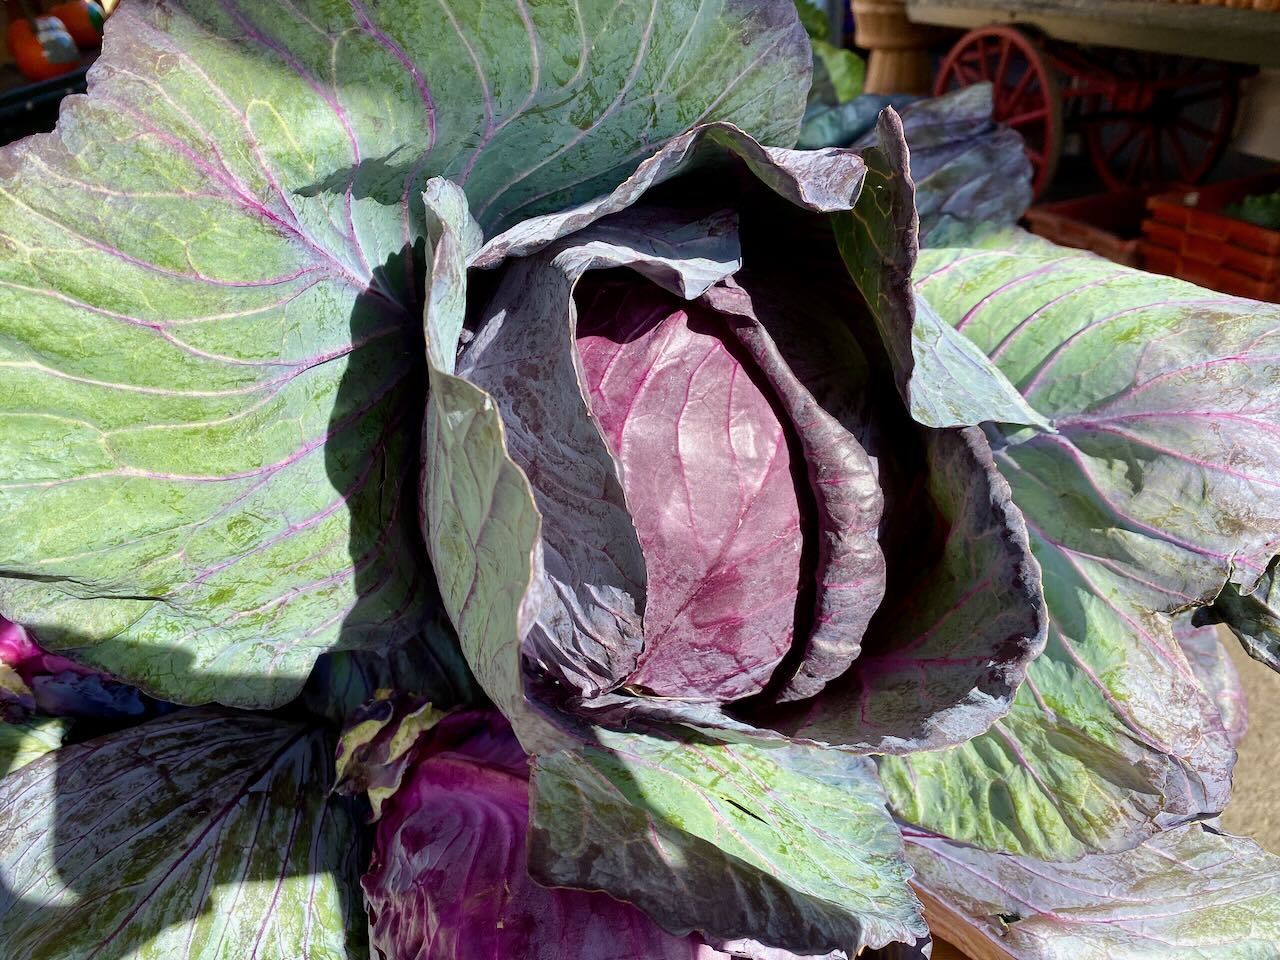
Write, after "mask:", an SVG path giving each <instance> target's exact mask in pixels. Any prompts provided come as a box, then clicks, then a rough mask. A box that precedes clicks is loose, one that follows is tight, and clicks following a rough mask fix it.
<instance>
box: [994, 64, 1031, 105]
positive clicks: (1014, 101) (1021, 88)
mask: <svg viewBox="0 0 1280 960" xmlns="http://www.w3.org/2000/svg"><path fill="white" fill-rule="evenodd" d="M1034 77H1035V74H1034V73H1033V72H1032V71H1031V70H1024V71H1023V73H1022V77H1021V78H1020V79H1019V80H1018V82H1017V84H1016V85H1015V86H1014V88H1013V91H1012V92H1011V93H1010V94H1009V96H1008V97H1006V98H1005V100H1004V102H1003V104H1002V106H1003V108H1004V111H1005V113H1006V114H1008V113H1010V112H1012V111H1013V108H1014V107H1016V106H1017V105H1018V104H1019V103H1021V102H1022V98H1023V97H1024V96H1026V94H1027V90H1028V89H1029V88H1030V87H1031V81H1032V80H1033V79H1034Z"/></svg>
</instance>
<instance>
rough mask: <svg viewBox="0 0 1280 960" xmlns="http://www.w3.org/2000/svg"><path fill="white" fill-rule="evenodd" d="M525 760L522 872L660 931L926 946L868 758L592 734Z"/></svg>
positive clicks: (814, 945)
mask: <svg viewBox="0 0 1280 960" xmlns="http://www.w3.org/2000/svg"><path fill="white" fill-rule="evenodd" d="M596 736H597V743H596V744H589V745H586V746H583V747H580V748H578V749H573V750H562V751H558V752H555V753H551V754H547V755H543V756H540V757H537V758H536V759H535V762H534V768H533V784H532V800H531V803H532V820H531V834H530V838H529V866H530V870H531V871H532V872H533V874H534V876H535V877H536V878H537V879H538V880H540V881H541V882H543V883H550V884H556V885H564V886H570V887H574V888H577V889H585V890H604V891H606V892H608V893H610V894H612V895H613V896H616V897H622V898H624V899H626V900H627V901H629V902H631V903H635V904H637V905H639V906H640V907H642V908H643V909H644V910H645V911H646V912H647V913H649V914H650V915H651V916H653V917H655V918H657V919H659V920H660V921H661V922H662V924H663V925H664V926H665V927H666V928H667V929H668V930H670V931H671V932H672V933H675V934H681V933H687V932H689V931H692V930H697V931H700V932H702V933H703V934H705V935H708V936H710V937H713V938H719V939H724V940H736V939H739V938H745V939H749V940H754V941H757V942H758V943H759V944H763V945H767V946H772V947H784V948H786V949H788V950H792V951H795V952H797V953H802V954H805V953H809V954H822V953H826V952H828V951H831V950H843V951H844V952H845V953H846V954H847V955H848V956H853V955H855V954H856V953H857V952H858V951H859V950H860V949H861V948H862V947H864V946H868V945H870V946H882V945H884V944H886V943H889V942H892V941H895V940H903V941H906V942H908V943H910V942H913V941H915V940H917V939H923V938H924V937H925V936H926V935H927V929H926V928H925V926H924V923H923V921H922V920H921V919H920V914H919V906H918V904H917V903H916V900H915V898H914V897H913V896H912V895H911V893H910V891H909V889H908V887H907V878H908V873H907V871H906V870H905V868H904V864H903V863H902V860H901V855H902V848H901V840H900V838H899V836H898V832H897V829H896V828H895V827H894V825H893V822H892V821H891V820H890V819H889V817H888V815H887V813H886V811H885V809H884V796H883V794H882V793H881V791H880V787H879V785H878V784H877V783H876V778H875V771H874V768H873V767H872V765H871V764H870V762H869V761H867V760H865V759H863V758H859V757H852V756H849V755H847V754H843V753H839V752H836V751H829V750H822V749H817V748H813V747H804V746H780V747H770V748H767V749H762V748H760V747H757V746H753V745H751V744H749V743H739V744H723V743H699V742H697V741H696V740H693V741H689V740H686V741H685V742H679V741H671V740H666V739H660V738H658V737H654V736H649V735H646V734H641V733H629V734H626V733H613V732H609V731H605V730H597V731H596Z"/></svg>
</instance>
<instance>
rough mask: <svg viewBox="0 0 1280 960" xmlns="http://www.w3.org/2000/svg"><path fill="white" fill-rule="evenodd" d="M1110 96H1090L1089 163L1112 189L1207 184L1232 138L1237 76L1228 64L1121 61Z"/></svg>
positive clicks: (1143, 58)
mask: <svg viewBox="0 0 1280 960" xmlns="http://www.w3.org/2000/svg"><path fill="white" fill-rule="evenodd" d="M1110 70H1111V72H1112V73H1113V75H1114V76H1115V78H1116V81H1117V82H1116V85H1115V89H1114V91H1113V92H1112V93H1109V94H1100V95H1097V96H1093V97H1090V98H1089V100H1088V102H1087V103H1086V105H1085V117H1086V119H1087V122H1088V124H1089V126H1088V129H1087V131H1086V134H1085V137H1086V141H1087V143H1088V146H1089V159H1090V160H1091V161H1092V162H1093V167H1094V169H1095V170H1096V171H1097V172H1098V176H1100V177H1101V178H1102V181H1103V182H1104V183H1105V184H1106V185H1107V186H1108V187H1109V188H1111V189H1112V190H1125V189H1130V188H1135V187H1147V186H1158V185H1159V184H1162V183H1171V182H1178V183H1199V182H1200V181H1201V180H1203V179H1204V178H1205V177H1206V176H1208V174H1209V171H1210V170H1212V169H1213V166H1214V164H1215V163H1217V162H1218V159H1219V158H1220V157H1221V156H1222V151H1223V150H1224V149H1225V148H1226V146H1227V142H1228V141H1229V140H1230V138H1231V128H1232V126H1233V125H1234V123H1235V116H1236V106H1237V104H1238V103H1239V99H1240V85H1239V78H1238V76H1237V75H1235V74H1233V73H1231V72H1229V69H1228V68H1224V67H1223V66H1222V65H1221V64H1212V63H1206V62H1205V61H1202V60H1200V61H1197V60H1188V59H1185V58H1182V57H1165V56H1160V55H1158V54H1139V53H1128V54H1124V55H1117V58H1116V59H1115V61H1114V62H1113V63H1112V64H1110Z"/></svg>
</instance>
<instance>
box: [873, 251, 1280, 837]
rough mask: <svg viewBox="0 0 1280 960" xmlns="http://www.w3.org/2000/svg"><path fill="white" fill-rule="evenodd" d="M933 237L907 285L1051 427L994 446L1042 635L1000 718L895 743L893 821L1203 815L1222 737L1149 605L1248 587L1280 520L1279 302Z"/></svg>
mask: <svg viewBox="0 0 1280 960" xmlns="http://www.w3.org/2000/svg"><path fill="white" fill-rule="evenodd" d="M1001 236H1002V235H990V236H988V237H987V238H986V240H985V243H986V244H987V245H988V249H979V250H961V249H955V250H952V249H948V250H938V251H926V252H925V253H924V254H922V256H921V263H920V266H919V269H918V273H917V286H918V288H919V289H920V291H921V292H922V293H923V294H924V295H925V296H926V297H928V298H929V300H930V302H931V303H932V304H933V305H934V306H935V307H937V308H938V310H939V311H940V312H941V313H942V314H943V316H944V317H946V319H948V320H949V321H951V322H953V323H955V324H957V326H959V327H961V328H962V329H963V331H964V332H965V333H966V334H967V335H968V336H970V337H971V338H972V339H973V340H974V342H975V343H977V344H978V345H979V346H980V347H982V349H984V350H985V351H987V352H988V354H989V355H990V356H991V357H992V359H993V360H994V361H995V362H996V363H998V364H999V365H1000V367H1001V368H1002V369H1003V370H1004V371H1005V373H1006V374H1007V375H1008V376H1009V378H1010V379H1011V380H1012V381H1013V382H1014V383H1016V384H1018V386H1019V388H1020V389H1021V390H1023V391H1024V393H1025V394H1026V396H1027V398H1028V399H1029V401H1030V402H1031V403H1032V404H1033V405H1035V406H1036V407H1037V408H1038V409H1039V410H1040V412H1041V413H1043V414H1044V415H1046V416H1047V417H1049V418H1050V419H1051V420H1052V421H1053V423H1054V425H1055V426H1056V427H1057V430H1058V431H1059V432H1058V433H1056V434H1046V433H1041V434H1037V435H1034V436H1024V435H1016V436H1014V437H1012V438H1010V439H1009V440H1008V441H1007V443H1006V444H1005V445H1004V446H1003V447H1002V448H1001V449H999V450H998V451H997V453H996V460H997V463H998V464H999V465H1000V468H1001V470H1002V472H1004V473H1005V475H1006V476H1007V477H1008V479H1009V482H1010V484H1011V485H1012V488H1013V495H1014V500H1015V501H1016V502H1017V503H1018V505H1019V506H1020V507H1021V508H1022V511H1023V513H1024V514H1025V515H1026V517H1027V526H1028V529H1029V531H1030V533H1031V542H1032V547H1033V549H1034V550H1035V552H1036V556H1037V558H1038V559H1039V560H1040V564H1041V567H1042V569H1043V571H1044V587H1045V596H1046V600H1047V603H1048V605H1049V614H1050V622H1051V628H1050V636H1049V645H1048V648H1047V650H1046V652H1045V654H1044V655H1043V656H1042V657H1041V658H1040V659H1038V660H1037V661H1036V662H1035V663H1033V664H1032V666H1031V668H1030V670H1029V671H1028V679H1027V682H1026V684H1025V685H1024V687H1023V689H1022V691H1021V692H1020V694H1019V696H1018V699H1017V701H1016V702H1015V705H1014V708H1013V710H1012V711H1011V712H1010V715H1009V717H1008V718H1007V719H1006V720H1005V721H1003V722H1002V723H1001V724H1000V725H999V726H998V727H997V728H996V729H994V730H993V731H992V732H991V733H990V734H989V735H987V736H984V737H981V738H979V739H977V740H975V741H974V742H972V743H970V744H967V745H965V746H963V747H961V748H959V749H957V750H955V751H952V752H950V753H947V754H923V755H919V756H916V757H911V758H901V759H894V760H891V761H887V762H886V764H885V766H884V767H882V776H883V777H884V779H885V784H886V788H887V790H888V791H889V795H890V797H891V800H892V803H893V805H894V808H895V810H896V811H897V812H898V813H899V815H900V816H902V817H903V818H904V819H907V820H910V821H912V822H915V823H920V824H922V825H924V826H926V827H927V828H928V829H930V830H932V831H934V832H936V833H940V834H943V835H945V836H949V837H952V838H954V839H957V840H962V841H966V842H971V843H974V844H977V845H979V846H983V847H986V848H989V849H995V850H1002V851H1008V852H1015V853H1025V854H1029V855H1034V856H1037V857H1040V858H1043V859H1058V860H1062V859H1070V858H1074V857H1078V856H1080V855H1081V854H1083V853H1085V852H1087V851H1090V850H1101V851H1116V850H1120V849H1124V848H1126V847H1128V846H1131V845H1133V844H1134V843H1135V842H1136V841H1138V840H1140V839H1141V838H1142V837H1144V836H1149V835H1150V834H1151V833H1152V831H1153V830H1155V829H1156V828H1157V825H1167V824H1172V823H1177V822H1178V821H1180V820H1185V819H1188V818H1195V817H1202V816H1212V815H1213V814H1215V813H1217V812H1218V811H1220V810H1221V809H1222V807H1223V805H1224V803H1225V801H1226V797H1227V791H1228V787H1229V780H1230V770H1231V765H1232V762H1233V757H1234V754H1233V751H1232V749H1231V745H1230V740H1229V737H1228V734H1227V730H1226V729H1225V728H1224V725H1223V721H1222V717H1221V714H1220V711H1219V710H1218V708H1217V706H1216V704H1215V703H1214V702H1213V701H1212V699H1211V698H1210V697H1209V696H1208V695H1206V694H1205V692H1204V691H1203V689H1202V688H1201V686H1200V684H1199V683H1198V682H1197V680H1196V677H1195V674H1194V672H1193V671H1192V669H1191V667H1190V666H1189V664H1188V663H1187V661H1186V658H1185V657H1184V656H1183V654H1182V653H1181V651H1180V650H1179V649H1178V647H1177V644H1176V643H1175V641H1174V638H1173V635H1172V632H1171V630H1170V627H1169V621H1168V618H1167V617H1166V616H1164V615H1163V614H1162V613H1161V612H1160V611H1177V610H1180V609H1184V608H1186V607H1189V606H1193V605H1196V604H1204V603H1207V602H1209V601H1211V600H1212V599H1213V598H1215V597H1216V596H1218V594H1219V592H1220V591H1221V590H1222V588H1223V586H1224V583H1226V582H1227V581H1229V580H1230V581H1232V582H1237V583H1240V584H1241V585H1242V586H1244V587H1245V589H1249V588H1251V587H1252V586H1253V585H1254V584H1255V583H1256V582H1257V581H1258V578H1259V577H1261V576H1262V575H1263V574H1264V572H1265V568H1266V565H1267V561H1268V560H1269V559H1270V558H1271V556H1272V555H1273V554H1274V553H1275V552H1276V549H1275V544H1276V539H1277V537H1278V536H1280V497H1278V496H1277V490H1278V489H1280V482H1278V481H1280V470H1278V467H1280V461H1277V453H1276V450H1277V448H1276V446H1275V445H1274V444H1273V443H1272V442H1271V440H1272V438H1273V435H1274V433H1275V431H1276V429H1277V422H1276V410H1277V409H1280V405H1277V404H1276V402H1275V395H1276V390H1277V379H1278V378H1280V373H1277V369H1278V368H1277V366H1276V365H1275V363H1274V356H1273V354H1274V352H1275V347H1274V341H1275V339H1276V337H1277V335H1278V334H1277V330H1280V324H1278V322H1277V321H1278V319H1280V318H1278V317H1277V309H1276V308H1274V307H1270V306H1266V305H1261V304H1257V303H1253V302H1250V301H1245V300H1238V299H1235V298H1231V297H1226V296H1223V295H1220V294H1216V293H1211V292H1208V291H1205V290H1200V289H1198V288H1196V287H1192V286H1190V285H1188V284H1185V283H1181V282H1179V281H1176V280H1170V279H1166V278H1161V277H1153V276H1150V275H1148V274H1145V273H1140V272H1138V271H1135V270H1128V269H1125V268H1123V267H1117V266H1115V265H1113V264H1110V263H1107V262H1106V261H1103V260H1100V259H1098V258H1096V257H1092V256H1081V255H1079V254H1078V253H1074V252H1065V251H1064V252H1063V253H1062V254H1061V255H1058V254H1057V252H1056V251H1057V248H1054V247H1052V246H1051V245H1048V244H1043V243H1029V242H1027V241H1024V240H1022V239H1021V236H1022V235H1021V234H1019V233H1014V234H1005V235H1003V236H1007V237H1008V238H1009V239H1010V240H1011V241H1012V243H1013V244H1015V245H1017V246H1018V247H1019V248H1020V249H1019V251H1018V252H1015V253H1006V252H1003V251H1001V250H999V249H998V245H999V244H1000V243H1001V242H1002V241H1001Z"/></svg>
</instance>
